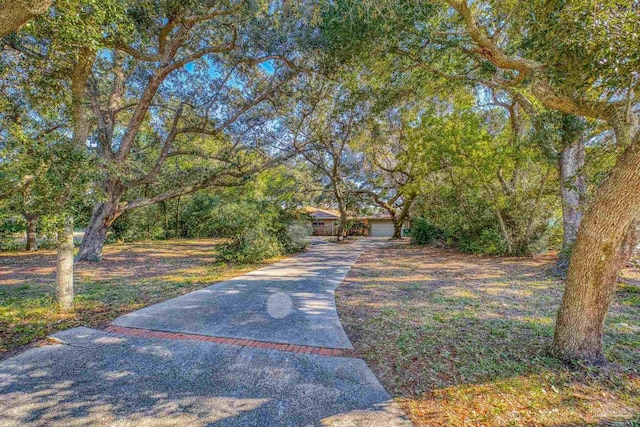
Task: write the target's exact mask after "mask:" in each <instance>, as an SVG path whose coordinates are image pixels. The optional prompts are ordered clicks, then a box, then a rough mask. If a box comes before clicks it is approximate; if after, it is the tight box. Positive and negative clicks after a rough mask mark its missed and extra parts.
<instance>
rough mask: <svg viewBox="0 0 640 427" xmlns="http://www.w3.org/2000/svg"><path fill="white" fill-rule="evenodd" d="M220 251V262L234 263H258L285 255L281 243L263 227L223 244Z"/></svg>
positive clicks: (248, 231)
mask: <svg viewBox="0 0 640 427" xmlns="http://www.w3.org/2000/svg"><path fill="white" fill-rule="evenodd" d="M218 250H219V251H220V252H219V254H218V258H219V259H220V260H222V261H234V262H256V261H261V260H263V259H266V258H273V257H276V256H280V255H282V254H283V253H284V247H283V245H282V244H281V243H280V241H279V240H278V239H277V238H276V237H275V236H274V235H273V234H271V233H269V232H268V231H267V230H265V229H264V228H262V227H255V228H252V229H250V230H247V231H245V232H244V233H242V235H241V236H239V237H237V238H234V239H233V240H231V241H230V242H228V243H221V244H220V245H218Z"/></svg>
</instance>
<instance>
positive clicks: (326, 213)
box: [302, 206, 340, 219]
mask: <svg viewBox="0 0 640 427" xmlns="http://www.w3.org/2000/svg"><path fill="white" fill-rule="evenodd" d="M302 210H303V211H305V212H306V213H308V214H309V215H311V217H312V218H313V219H338V218H340V214H339V213H337V212H336V211H330V210H327V209H320V208H314V207H311V206H305V207H304V208H303V209H302Z"/></svg>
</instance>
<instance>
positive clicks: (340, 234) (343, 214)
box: [336, 206, 347, 241]
mask: <svg viewBox="0 0 640 427" xmlns="http://www.w3.org/2000/svg"><path fill="white" fill-rule="evenodd" d="M339 210H340V219H339V220H338V231H337V232H336V237H337V239H338V241H340V240H343V239H344V232H345V229H346V228H347V210H346V209H345V208H344V207H343V206H340V207H339Z"/></svg>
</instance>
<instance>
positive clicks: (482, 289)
mask: <svg viewBox="0 0 640 427" xmlns="http://www.w3.org/2000/svg"><path fill="white" fill-rule="evenodd" d="M552 264H553V258H552V257H548V256H545V257H539V258H526V259H515V258H508V259H501V258H495V257H477V256H470V255H463V254H459V253H456V252H453V251H447V250H438V249H431V248H418V247H412V246H409V245H400V246H398V247H396V248H395V249H394V250H389V249H385V250H379V251H374V252H369V253H365V254H364V255H362V256H361V257H360V259H359V260H358V263H357V264H356V266H355V267H354V269H352V271H351V273H350V275H349V276H348V278H347V280H346V281H345V283H343V284H342V285H341V287H340V288H338V291H337V300H338V309H339V312H340V316H341V319H342V322H343V324H344V326H345V329H346V330H347V333H348V334H349V336H350V338H351V339H352V341H353V343H354V346H355V347H356V350H358V351H359V352H360V353H361V354H362V355H363V357H364V358H365V359H366V360H367V362H368V363H369V365H370V366H371V367H372V369H373V370H374V372H375V373H376V374H377V375H378V377H379V378H380V379H381V380H382V382H383V383H384V385H385V386H386V388H387V390H389V391H390V392H391V393H392V395H393V396H394V397H395V398H396V399H398V400H399V401H400V402H401V403H402V405H403V406H404V408H405V409H406V410H407V412H408V414H409V416H410V417H411V419H412V421H414V423H415V424H416V425H420V426H421V425H429V426H449V425H451V426H480V425H482V426H523V425H524V426H561V425H562V426H569V425H602V424H603V423H607V424H606V425H621V426H622V425H628V426H632V425H634V426H635V425H639V424H638V423H640V418H639V417H640V415H639V414H640V376H639V370H640V333H639V331H640V310H639V309H640V304H639V301H638V299H637V296H638V295H640V293H639V292H638V290H639V289H640V287H639V286H638V283H640V281H638V280H637V277H635V276H634V275H637V272H635V271H630V272H627V275H626V277H625V279H624V280H623V283H621V284H620V286H619V291H618V294H617V297H616V302H615V303H614V304H613V306H612V308H611V311H610V316H609V318H608V320H607V328H606V337H605V344H606V352H607V357H608V359H609V360H610V362H611V363H610V365H609V366H608V367H607V368H605V369H591V368H586V367H579V368H576V367H573V368H570V367H568V366H567V365H565V364H564V363H562V362H560V361H559V360H557V359H556V358H554V357H553V356H552V355H551V354H550V351H549V346H550V343H551V340H552V338H553V328H554V322H555V314H556V312H557V309H558V305H559V303H560V298H561V296H562V288H563V286H562V282H561V281H560V280H558V279H557V278H555V277H554V276H552V275H550V274H549V273H548V272H549V270H550V267H551V266H552Z"/></svg>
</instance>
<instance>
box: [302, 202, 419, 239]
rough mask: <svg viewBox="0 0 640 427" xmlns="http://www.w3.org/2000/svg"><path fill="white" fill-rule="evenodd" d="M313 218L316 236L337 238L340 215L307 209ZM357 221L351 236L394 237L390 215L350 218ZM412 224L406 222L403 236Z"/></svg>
mask: <svg viewBox="0 0 640 427" xmlns="http://www.w3.org/2000/svg"><path fill="white" fill-rule="evenodd" d="M304 210H305V212H307V213H308V214H309V215H310V216H311V218H312V222H311V226H312V228H313V235H314V236H335V235H336V232H337V229H338V220H339V219H340V215H339V214H338V213H337V212H335V211H330V210H326V209H318V208H312V207H306V208H305V209H304ZM350 219H351V220H355V221H356V226H354V227H352V228H351V234H354V235H362V236H371V237H389V238H391V237H393V230H394V228H393V221H392V220H391V216H390V215H389V214H375V215H369V216H363V217H357V218H350ZM409 227H410V223H409V221H405V222H404V223H403V225H402V235H403V236H405V235H406V234H407V232H408V230H409Z"/></svg>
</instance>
